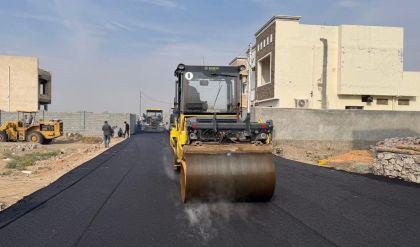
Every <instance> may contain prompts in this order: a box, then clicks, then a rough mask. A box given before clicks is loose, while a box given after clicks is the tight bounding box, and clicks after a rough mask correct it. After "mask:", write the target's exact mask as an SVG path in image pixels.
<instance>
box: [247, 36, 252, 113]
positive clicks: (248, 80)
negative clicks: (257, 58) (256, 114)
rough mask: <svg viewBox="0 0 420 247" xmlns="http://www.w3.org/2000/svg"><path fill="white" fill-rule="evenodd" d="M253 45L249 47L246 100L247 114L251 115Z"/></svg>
mask: <svg viewBox="0 0 420 247" xmlns="http://www.w3.org/2000/svg"><path fill="white" fill-rule="evenodd" d="M251 50H252V44H251V43H250V44H249V46H248V78H247V82H246V83H247V90H248V92H247V95H246V99H247V102H246V103H247V105H246V108H247V113H248V114H250V113H251V72H252V68H251V55H252V52H251Z"/></svg>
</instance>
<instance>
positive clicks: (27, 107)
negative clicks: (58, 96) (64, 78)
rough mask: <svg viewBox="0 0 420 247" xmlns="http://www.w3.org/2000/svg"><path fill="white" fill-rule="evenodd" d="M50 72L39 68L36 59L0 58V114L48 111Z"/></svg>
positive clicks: (49, 102)
mask: <svg viewBox="0 0 420 247" xmlns="http://www.w3.org/2000/svg"><path fill="white" fill-rule="evenodd" d="M49 104H51V73H50V72H48V71H45V70H43V69H40V68H39V63H38V58H36V57H20V56H0V111H8V112H16V111H26V112H33V111H38V110H48V105H49Z"/></svg>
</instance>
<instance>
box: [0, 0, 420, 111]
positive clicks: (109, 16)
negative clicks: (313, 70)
mask: <svg viewBox="0 0 420 247" xmlns="http://www.w3.org/2000/svg"><path fill="white" fill-rule="evenodd" d="M419 9H420V1H418V0H371V1H369V0H365V1H363V0H337V1H332V0H288V1H280V0H277V1H276V0H260V1H258V0H237V1H234V0H185V1H182V0H179V1H176V0H120V1H115V0H96V1H94V0H15V1H10V0H1V7H0V30H1V34H0V54H2V55H26V56H37V57H39V60H40V65H41V67H42V68H44V69H46V70H48V71H51V72H52V73H53V102H52V105H50V111H80V110H86V111H94V112H105V111H108V112H132V113H138V111H139V90H140V89H141V90H142V91H143V94H144V95H143V109H144V108H146V107H161V108H164V109H169V108H170V107H171V105H170V104H171V103H172V101H173V100H172V99H173V95H174V80H175V78H174V76H173V71H174V70H175V67H176V65H177V64H178V63H180V62H183V63H185V64H202V63H203V58H204V63H206V64H217V65H223V64H227V63H228V62H229V61H230V60H232V58H233V57H235V56H238V55H244V54H243V52H244V51H245V49H246V48H247V45H248V44H249V43H250V42H253V41H254V33H255V32H256V31H257V29H258V28H259V27H261V26H262V25H263V24H264V23H265V22H266V21H267V20H268V19H270V18H271V17H272V16H273V15H298V16H302V19H301V23H306V24H326V25H340V24H362V25H385V26H401V27H404V28H405V41H404V44H405V49H404V67H405V69H406V70H417V71H420V27H419V24H420V15H419V14H418V11H419Z"/></svg>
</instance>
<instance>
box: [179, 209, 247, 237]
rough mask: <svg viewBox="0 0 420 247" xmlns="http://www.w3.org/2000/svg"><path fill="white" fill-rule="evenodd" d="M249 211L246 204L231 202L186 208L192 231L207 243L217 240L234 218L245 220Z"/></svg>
mask: <svg viewBox="0 0 420 247" xmlns="http://www.w3.org/2000/svg"><path fill="white" fill-rule="evenodd" d="M248 211H249V210H248V206H247V205H246V204H240V203H230V202H214V203H189V204H186V205H185V208H184V212H185V214H186V216H187V219H188V221H189V224H190V227H191V229H192V231H193V232H194V234H195V235H198V236H199V237H201V239H202V241H205V242H207V241H209V240H211V239H213V238H215V237H216V236H217V235H218V234H219V229H222V228H223V225H225V224H229V221H230V220H231V218H232V217H235V216H239V217H240V218H243V219H245V218H246V216H247V214H248Z"/></svg>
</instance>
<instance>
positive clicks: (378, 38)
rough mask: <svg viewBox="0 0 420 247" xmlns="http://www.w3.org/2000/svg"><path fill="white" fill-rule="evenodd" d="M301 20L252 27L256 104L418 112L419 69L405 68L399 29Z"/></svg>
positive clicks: (291, 18)
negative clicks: (253, 31)
mask: <svg viewBox="0 0 420 247" xmlns="http://www.w3.org/2000/svg"><path fill="white" fill-rule="evenodd" d="M299 21H300V17H297V16H274V17H273V18H271V19H270V20H269V21H268V22H267V23H266V24H264V25H263V26H262V27H261V28H260V29H259V30H258V31H257V32H256V34H255V37H256V44H255V48H256V51H255V60H256V63H255V70H256V80H255V81H256V82H255V83H256V87H255V101H254V103H255V104H256V105H258V106H268V107H281V108H310V109H365V110H400V111H420V72H408V71H404V70H403V41H404V30H403V28H400V27H378V26H353V25H340V26H324V25H306V24H300V23H299ZM251 94H252V92H251Z"/></svg>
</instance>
